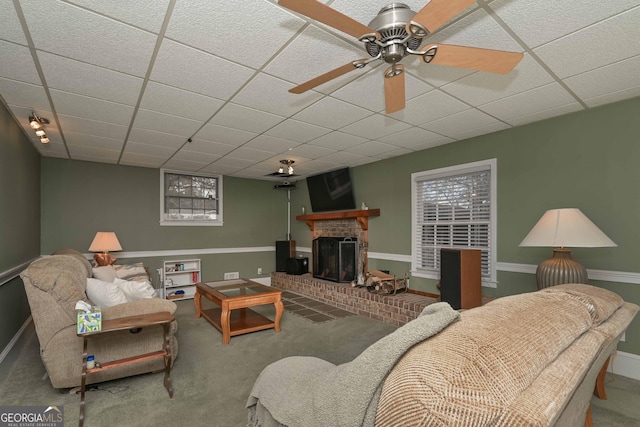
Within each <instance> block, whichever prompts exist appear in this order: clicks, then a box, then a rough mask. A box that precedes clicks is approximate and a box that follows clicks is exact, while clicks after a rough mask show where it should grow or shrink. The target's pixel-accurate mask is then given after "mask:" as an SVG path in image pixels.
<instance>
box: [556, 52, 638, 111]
mask: <svg viewBox="0 0 640 427" xmlns="http://www.w3.org/2000/svg"><path fill="white" fill-rule="evenodd" d="M565 82H566V83H567V86H569V88H571V90H573V91H574V92H575V93H576V95H578V96H579V97H580V98H581V99H592V98H597V97H601V96H606V95H607V94H610V93H617V92H620V91H624V90H625V89H628V88H634V87H637V86H640V55H638V56H635V57H633V58H629V59H626V60H624V61H620V62H616V63H615V64H611V65H607V66H605V67H601V68H597V69H595V70H592V71H588V72H586V73H583V74H578V75H577V76H573V77H569V78H568V79H566V80H565ZM632 96H634V95H633V94H632V93H629V94H628V96H627V98H630V97H632ZM620 99H624V98H617V99H616V100H620ZM610 102H611V101H610Z"/></svg>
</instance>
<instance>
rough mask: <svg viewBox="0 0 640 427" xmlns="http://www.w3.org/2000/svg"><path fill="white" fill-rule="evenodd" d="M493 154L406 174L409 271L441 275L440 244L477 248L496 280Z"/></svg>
mask: <svg viewBox="0 0 640 427" xmlns="http://www.w3.org/2000/svg"><path fill="white" fill-rule="evenodd" d="M496 169H497V166H496V159H489V160H483V161H479V162H473V163H467V164H463V165H457V166H452V167H447V168H442V169H435V170H430V171H424V172H416V173H413V174H411V217H412V218H411V223H412V236H411V239H412V266H411V267H412V268H411V270H412V274H413V275H415V276H418V277H425V278H430V279H439V278H440V249H479V250H480V251H481V252H482V281H483V282H485V283H495V282H496V267H495V264H496V262H495V259H496V206H497V203H496V181H497V180H496V174H497V172H496Z"/></svg>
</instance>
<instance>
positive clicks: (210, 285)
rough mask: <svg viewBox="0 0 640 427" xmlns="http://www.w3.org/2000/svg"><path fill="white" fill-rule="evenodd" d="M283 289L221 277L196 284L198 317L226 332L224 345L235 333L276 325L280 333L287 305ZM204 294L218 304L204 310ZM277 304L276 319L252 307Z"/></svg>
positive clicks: (223, 335) (223, 340) (195, 299)
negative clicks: (283, 313)
mask: <svg viewBox="0 0 640 427" xmlns="http://www.w3.org/2000/svg"><path fill="white" fill-rule="evenodd" d="M281 296H282V292H281V291H279V290H277V289H275V288H271V287H269V286H264V285H262V284H260V283H257V282H252V281H251V280H247V279H232V280H220V281H217V282H202V283H198V284H196V294H195V296H194V298H193V301H194V302H195V305H196V318H198V317H200V316H202V317H204V318H205V319H207V320H208V321H209V323H211V324H212V325H213V326H214V327H215V328H216V329H217V330H219V331H220V332H222V344H229V341H230V340H231V337H232V336H235V335H240V334H246V333H248V332H254V331H261V330H263V329H270V328H274V329H275V330H276V332H280V319H281V318H282V312H283V310H284V307H283V305H282V301H281ZM202 297H205V298H206V299H208V300H209V301H211V302H213V303H214V304H215V305H217V306H218V307H216V308H211V309H207V310H202ZM265 304H273V305H274V306H275V308H276V318H275V321H273V320H270V319H268V318H266V317H264V316H263V315H261V314H259V313H256V312H255V311H253V310H251V309H249V307H255V306H258V305H265Z"/></svg>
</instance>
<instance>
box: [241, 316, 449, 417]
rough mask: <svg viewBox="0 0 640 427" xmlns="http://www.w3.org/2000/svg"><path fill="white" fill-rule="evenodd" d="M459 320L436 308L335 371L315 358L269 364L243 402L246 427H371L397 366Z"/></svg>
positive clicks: (296, 358) (291, 358)
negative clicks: (384, 388) (419, 345)
mask: <svg viewBox="0 0 640 427" xmlns="http://www.w3.org/2000/svg"><path fill="white" fill-rule="evenodd" d="M458 317H459V314H458V312H456V311H455V310H453V309H452V308H451V306H449V304H447V303H435V304H431V305H429V306H427V307H426V308H425V309H424V310H423V312H422V313H421V315H420V316H419V317H418V318H417V319H415V320H413V321H411V322H409V323H407V324H406V325H404V326H402V327H401V328H398V329H397V330H396V331H394V332H393V333H391V334H389V335H387V336H386V337H384V338H382V339H380V340H379V341H378V342H376V343H374V344H373V345H371V346H370V347H369V348H368V349H366V350H365V351H364V352H362V354H360V355H359V356H358V357H356V358H355V359H354V360H353V361H351V362H349V363H344V364H342V365H337V366H336V365H333V364H332V363H329V362H327V361H324V360H321V359H318V358H315V357H288V358H285V359H282V360H279V361H277V362H275V363H272V364H271V365H269V366H267V367H266V368H265V369H264V370H263V371H262V373H261V374H260V376H259V377H258V379H257V380H256V383H255V384H254V386H253V390H252V391H251V394H250V396H249V399H248V401H247V408H248V410H249V422H248V425H249V426H251V427H257V426H261V427H266V426H273V425H285V426H290V427H295V426H303V427H326V426H345V427H346V426H354V427H355V426H362V425H373V424H374V421H375V414H376V408H377V405H378V399H379V397H380V391H381V389H382V384H383V382H384V379H385V378H386V377H387V375H388V373H389V372H390V371H391V369H393V367H394V365H395V364H396V361H397V360H398V359H399V358H400V357H402V355H403V354H404V353H405V352H406V351H407V350H409V349H410V348H411V347H412V346H414V345H415V344H417V343H419V342H421V341H424V340H425V339H427V338H429V337H430V336H432V335H435V334H437V333H438V332H440V331H441V330H442V329H444V328H445V327H446V326H447V325H449V324H450V323H452V322H454V321H456V320H457V319H458ZM265 410H266V411H265Z"/></svg>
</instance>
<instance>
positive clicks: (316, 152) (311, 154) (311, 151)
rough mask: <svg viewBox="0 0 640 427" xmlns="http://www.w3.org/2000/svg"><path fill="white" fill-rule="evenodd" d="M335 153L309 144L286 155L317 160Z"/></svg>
mask: <svg viewBox="0 0 640 427" xmlns="http://www.w3.org/2000/svg"><path fill="white" fill-rule="evenodd" d="M335 152H336V150H332V149H330V148H324V147H319V146H316V145H311V144H302V145H299V146H297V147H295V148H292V149H291V150H289V151H288V152H287V155H291V156H298V157H306V158H307V159H317V158H319V157H323V156H327V155H329V154H331V153H335Z"/></svg>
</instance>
